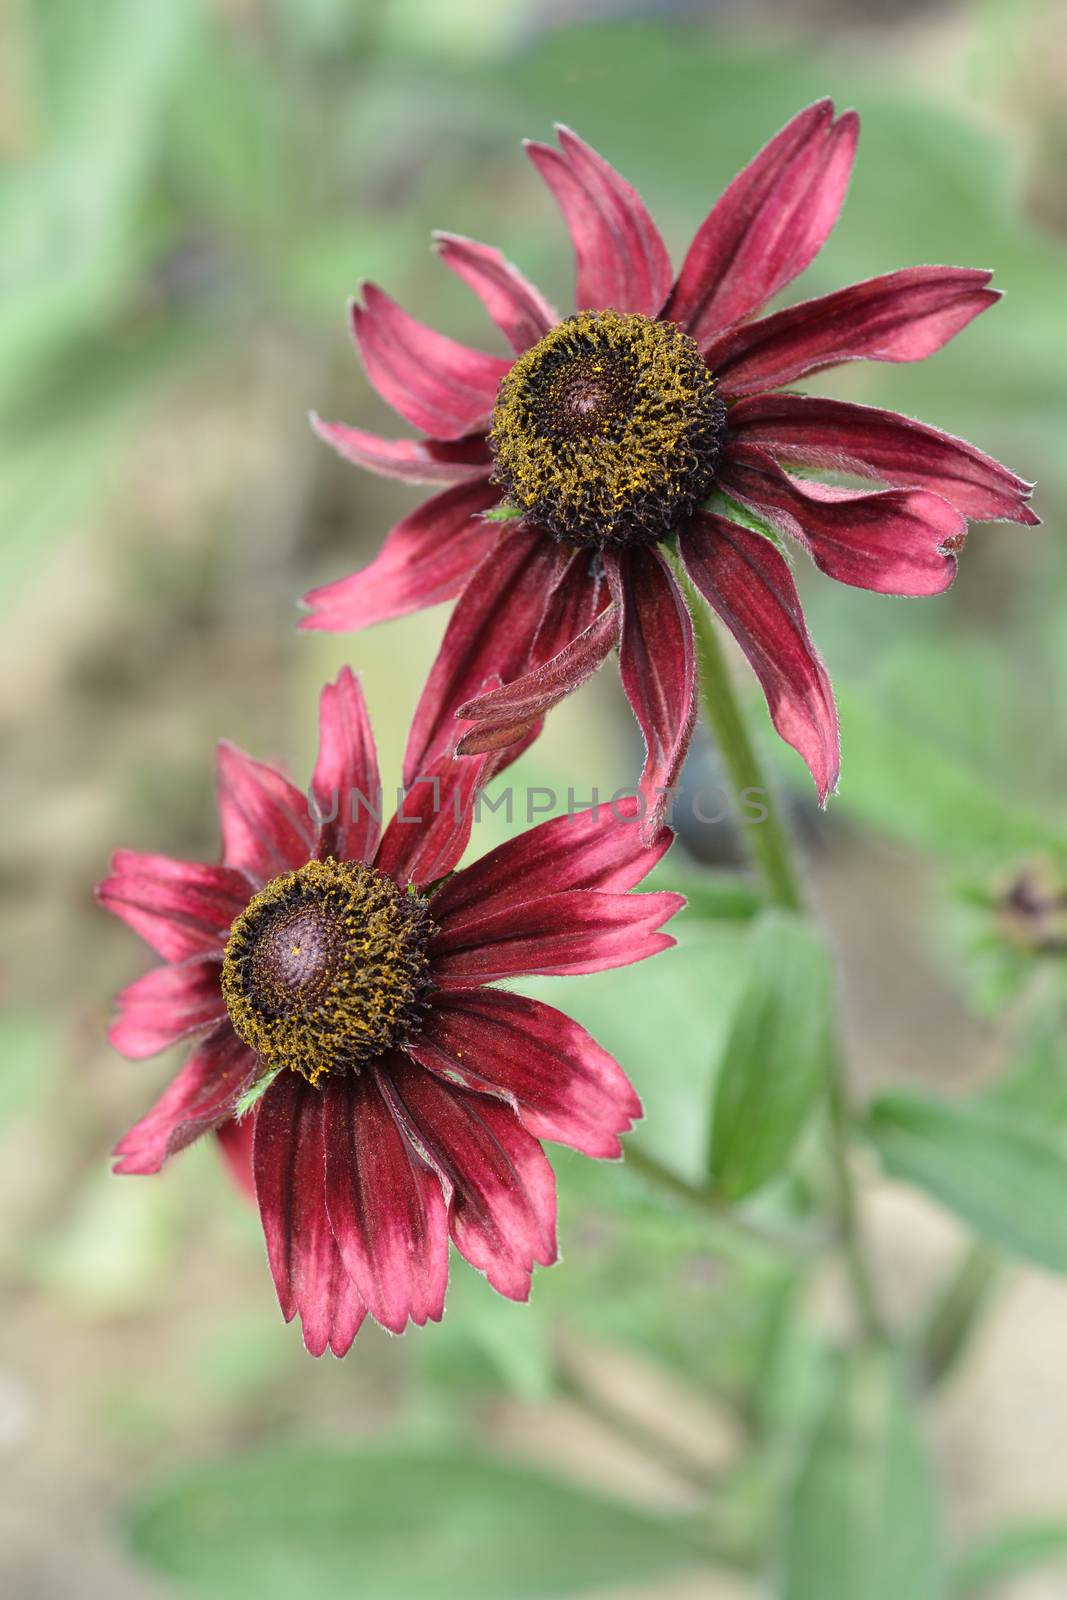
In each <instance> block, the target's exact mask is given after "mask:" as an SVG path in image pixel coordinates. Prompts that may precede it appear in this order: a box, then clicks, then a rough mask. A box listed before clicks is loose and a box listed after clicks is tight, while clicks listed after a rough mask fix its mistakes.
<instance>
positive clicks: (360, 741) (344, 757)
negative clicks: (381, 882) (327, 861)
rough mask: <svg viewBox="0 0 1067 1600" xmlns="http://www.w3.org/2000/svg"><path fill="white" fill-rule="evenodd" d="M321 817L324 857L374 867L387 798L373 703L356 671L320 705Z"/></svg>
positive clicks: (316, 792)
mask: <svg viewBox="0 0 1067 1600" xmlns="http://www.w3.org/2000/svg"><path fill="white" fill-rule="evenodd" d="M311 792H312V795H313V796H314V800H315V805H316V807H317V809H318V812H319V815H320V816H322V817H323V818H324V819H326V818H330V820H329V821H326V820H324V821H323V822H322V823H321V825H320V828H319V843H318V850H317V852H316V853H317V854H318V855H319V856H334V857H335V858H336V859H337V860H338V861H370V860H371V859H372V858H373V855H374V847H375V845H376V844H377V843H378V832H379V828H380V825H381V807H382V792H381V779H380V778H379V776H378V752H377V750H376V749H375V747H374V734H373V732H372V731H371V725H370V717H369V715H368V714H367V702H366V700H365V699H364V698H363V690H362V688H361V686H360V684H359V680H358V679H357V678H355V677H354V676H353V673H352V669H351V667H342V668H341V671H340V672H339V674H338V676H337V682H336V683H328V684H326V686H325V688H324V689H323V691H322V695H321V698H320V700H319V758H318V761H317V762H316V764H315V772H314V776H313V777H312V779H311Z"/></svg>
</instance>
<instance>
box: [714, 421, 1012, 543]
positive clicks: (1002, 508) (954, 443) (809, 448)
mask: <svg viewBox="0 0 1067 1600" xmlns="http://www.w3.org/2000/svg"><path fill="white" fill-rule="evenodd" d="M730 437H731V439H734V440H736V441H737V442H738V443H741V444H751V445H756V446H759V447H760V448H762V449H764V450H766V451H768V452H769V453H770V454H771V455H773V456H776V457H778V458H779V459H782V458H784V459H785V460H787V461H792V462H796V463H797V464H798V465H800V466H805V467H823V468H826V469H827V470H830V471H839V472H853V473H855V474H856V475H857V476H859V477H863V478H876V479H878V480H879V481H880V482H882V483H888V484H893V485H895V486H897V487H899V488H905V489H931V490H933V492H934V493H935V494H939V495H943V496H944V498H945V499H946V500H950V501H951V502H952V504H953V505H954V506H956V507H957V509H958V510H960V511H962V512H963V513H964V515H965V516H968V517H973V518H975V519H976V520H977V521H979V522H986V521H1001V520H1003V521H1006V522H1023V523H1026V524H1027V525H1029V526H1031V527H1033V526H1035V525H1036V524H1037V523H1039V522H1040V520H1041V519H1040V517H1038V515H1037V513H1036V512H1035V511H1033V510H1031V508H1030V506H1029V505H1028V504H1027V501H1028V500H1029V498H1030V494H1031V492H1032V490H1033V484H1031V483H1027V482H1026V481H1025V479H1023V478H1020V477H1018V476H1017V475H1016V474H1015V473H1014V472H1010V471H1009V470H1008V468H1007V467H1003V466H1001V464H1000V462H999V461H994V459H993V457H992V456H987V455H985V454H984V452H983V451H981V450H978V449H976V448H975V446H974V445H973V444H968V443H967V441H966V440H965V439H957V438H955V437H954V436H953V435H952V434H950V433H942V432H941V431H940V430H939V429H938V428H931V427H928V426H926V424H925V423H922V422H915V421H913V420H912V418H911V417H903V416H900V415H899V414H898V413H897V412H895V411H882V410H880V409H879V408H878V407H877V406H859V405H852V404H851V403H849V402H848V401H846V400H825V399H823V398H822V396H821V395H800V394H758V395H753V396H752V397H751V398H749V399H747V400H739V401H738V403H737V405H735V406H733V407H732V409H731V411H730Z"/></svg>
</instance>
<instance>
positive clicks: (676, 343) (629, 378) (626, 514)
mask: <svg viewBox="0 0 1067 1600" xmlns="http://www.w3.org/2000/svg"><path fill="white" fill-rule="evenodd" d="M725 423H726V408H725V406H724V405H723V403H722V401H721V400H720V399H719V396H718V394H717V393H716V388H715V379H714V378H713V377H712V375H711V373H710V372H709V371H708V369H707V367H706V365H705V364H704V361H703V359H702V358H701V355H700V351H699V350H698V349H697V346H696V344H695V343H694V342H693V340H692V339H690V338H689V336H688V334H685V333H683V332H682V330H681V328H679V327H678V326H677V324H675V323H673V322H653V321H651V320H650V319H649V318H648V317H642V316H638V315H636V314H634V315H630V316H622V315H620V314H619V313H618V312H617V311H582V312H580V313H579V314H578V315H577V316H575V317H568V318H567V319H566V321H564V322H561V323H559V324H558V326H557V327H555V328H553V329H552V331H551V333H548V334H546V335H545V337H544V338H543V339H542V340H541V342H540V343H539V344H536V345H534V347H533V349H532V350H527V351H526V352H525V353H524V354H523V355H521V356H520V357H519V359H518V360H517V361H516V362H515V365H514V366H513V367H512V368H511V370H510V371H509V372H508V373H506V374H505V376H504V378H503V379H502V381H501V384H500V392H499V394H498V396H497V403H496V409H495V410H494V412H493V423H492V429H491V432H490V435H489V440H490V444H491V445H492V449H493V456H494V460H495V467H494V472H493V481H494V482H495V483H498V484H499V485H500V488H501V490H502V493H503V496H504V500H505V502H506V503H507V504H509V505H511V506H512V507H513V508H514V509H515V510H516V511H518V512H520V513H521V514H522V516H523V518H524V519H526V520H528V521H530V522H534V523H537V524H538V525H539V526H541V527H543V528H545V529H546V530H547V531H548V532H549V533H551V534H552V535H553V536H554V537H555V538H557V539H559V540H561V541H562V542H563V543H566V544H571V545H575V546H579V547H591V548H594V549H599V550H603V549H611V548H618V547H620V546H626V545H635V544H647V543H651V542H653V541H654V540H657V539H664V538H666V537H667V535H668V534H669V533H671V532H672V531H673V529H675V528H677V527H678V525H679V524H680V523H681V522H682V521H684V519H685V518H686V517H687V516H688V515H689V514H690V512H691V511H693V510H694V509H695V508H696V506H698V505H699V504H700V502H701V501H702V500H705V499H706V498H707V496H708V494H709V493H710V490H711V486H712V484H713V483H714V480H715V469H716V466H717V465H718V460H719V455H720V452H721V450H722V442H723V436H724V433H725Z"/></svg>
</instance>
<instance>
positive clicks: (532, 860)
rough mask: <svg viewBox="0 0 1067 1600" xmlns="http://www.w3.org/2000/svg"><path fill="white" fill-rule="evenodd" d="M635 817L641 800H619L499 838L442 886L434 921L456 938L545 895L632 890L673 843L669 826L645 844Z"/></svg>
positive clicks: (436, 896) (629, 796)
mask: <svg viewBox="0 0 1067 1600" xmlns="http://www.w3.org/2000/svg"><path fill="white" fill-rule="evenodd" d="M641 811H642V807H641V803H640V801H639V800H638V799H637V798H636V797H635V796H634V795H625V796H623V797H622V798H620V799H618V800H613V801H611V802H610V803H609V802H604V803H602V804H600V805H596V806H592V807H591V808H590V809H589V810H587V811H576V812H574V814H573V815H571V816H562V817H553V818H551V820H550V821H548V822H541V823H539V824H538V825H537V827H536V828H528V829H527V830H526V832H525V833H520V834H519V835H517V837H516V838H514V839H507V840H505V842H504V843H503V844H499V845H497V847H496V849H495V850H490V852H489V854H488V855H485V856H482V858H481V860H480V861H473V862H472V863H471V865H470V866H469V867H464V868H463V869H462V871H460V872H457V873H456V874H455V876H454V877H452V878H450V879H449V880H448V882H447V883H446V884H443V885H442V886H441V888H440V889H439V890H438V892H437V894H436V895H435V896H434V900H433V917H434V921H435V922H436V923H437V925H438V927H439V928H441V929H442V930H443V931H445V932H447V934H448V935H449V937H450V938H452V939H455V938H456V937H458V935H459V934H460V933H461V932H462V930H463V928H464V927H466V926H469V925H470V924H471V923H472V922H477V921H479V920H480V919H481V918H482V917H483V916H485V915H486V914H489V913H495V912H497V911H505V910H506V909H507V908H508V907H510V906H518V905H522V903H523V902H524V901H526V900H538V899H540V898H541V896H543V895H551V894H559V893H562V892H564V891H566V890H573V889H598V890H601V891H610V892H611V893H613V894H622V893H624V892H625V891H626V890H627V889H632V888H634V886H635V885H636V884H638V883H640V882H641V880H642V878H644V877H645V876H646V875H647V874H648V873H649V872H651V871H652V868H653V867H654V866H655V864H656V862H657V861H658V860H659V859H660V857H661V856H662V855H663V854H664V853H665V851H666V850H667V848H668V846H669V845H670V842H671V840H672V839H673V838H674V835H673V834H672V832H671V830H670V829H669V828H661V829H660V831H659V833H658V835H657V836H656V838H655V839H654V840H653V841H652V842H651V844H645V843H644V842H643V840H642V838H641V830H640V828H639V826H638V823H639V822H640V820H641ZM637 904H640V902H639V901H638V902H637Z"/></svg>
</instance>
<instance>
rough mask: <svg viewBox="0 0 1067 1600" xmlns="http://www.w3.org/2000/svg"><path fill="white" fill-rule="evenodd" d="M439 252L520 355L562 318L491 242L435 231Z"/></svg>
mask: <svg viewBox="0 0 1067 1600" xmlns="http://www.w3.org/2000/svg"><path fill="white" fill-rule="evenodd" d="M434 243H435V245H436V246H437V253H438V255H439V256H440V257H441V260H442V261H443V262H444V263H445V266H446V267H451V269H452V271H453V272H454V273H455V274H456V276H457V277H459V278H462V279H463V282H464V283H465V284H466V285H467V286H468V288H470V289H473V290H474V293H475V294H476V295H477V296H478V298H479V300H480V301H481V302H482V304H483V305H484V307H485V309H486V311H488V313H489V315H490V317H491V318H492V319H493V321H494V322H495V323H496V325H497V327H498V328H499V329H500V331H501V333H502V334H503V335H504V337H505V338H506V339H507V340H508V342H509V344H510V345H511V347H512V349H513V350H515V351H516V352H517V353H518V354H519V355H521V354H522V352H523V351H524V350H528V349H529V348H530V346H531V345H532V344H536V343H537V342H538V340H539V339H543V338H544V336H545V334H546V333H547V332H548V331H549V329H550V328H553V327H555V325H556V323H557V322H558V321H559V312H558V311H555V310H553V308H552V307H551V306H550V305H549V303H548V301H547V300H546V299H545V297H544V295H543V294H541V292H540V290H539V289H536V288H534V285H533V284H532V283H530V282H528V281H527V279H526V278H524V277H523V275H522V273H521V272H520V271H519V269H518V268H517V267H514V266H512V264H511V262H510V261H507V260H505V258H504V257H503V256H502V255H501V253H500V251H499V250H495V249H494V248H493V247H492V246H491V245H487V244H476V243H475V241H474V240H473V239H463V238H461V237H460V236H459V235H458V234H455V233H441V232H437V233H435V234H434Z"/></svg>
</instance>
